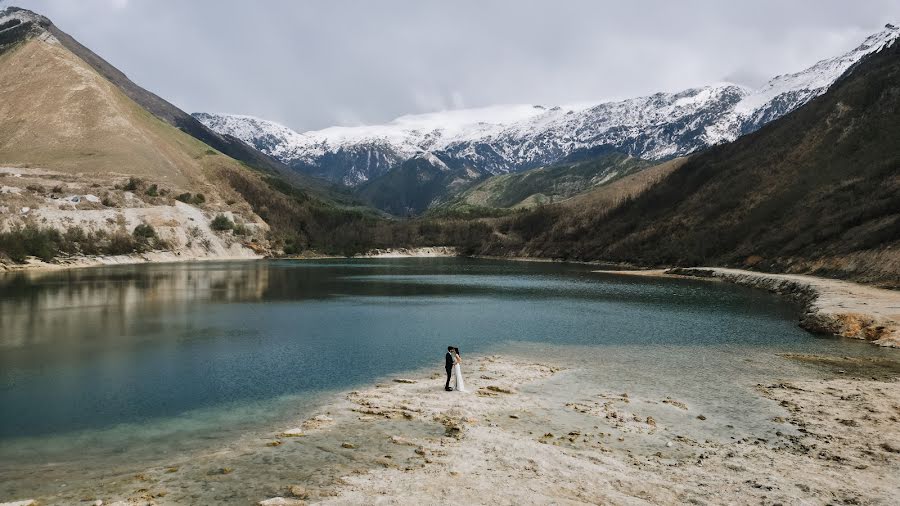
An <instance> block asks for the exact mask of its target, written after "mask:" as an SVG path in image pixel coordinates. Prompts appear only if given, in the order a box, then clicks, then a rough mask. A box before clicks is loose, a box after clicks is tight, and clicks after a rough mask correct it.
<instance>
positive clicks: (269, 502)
mask: <svg viewBox="0 0 900 506" xmlns="http://www.w3.org/2000/svg"><path fill="white" fill-rule="evenodd" d="M256 504H258V505H259V506H304V505H305V504H306V502H304V501H302V500H300V499H291V498H288V497H272V498H271V499H266V500H265V501H259V502H258V503H256Z"/></svg>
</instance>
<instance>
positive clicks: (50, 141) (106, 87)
mask: <svg viewBox="0 0 900 506" xmlns="http://www.w3.org/2000/svg"><path fill="white" fill-rule="evenodd" d="M0 94H2V96H3V97H4V99H3V101H2V102H0V164H4V165H14V166H38V167H44V168H50V169H55V170H59V171H66V172H72V173H84V174H92V175H99V174H110V175H126V174H127V175H132V176H138V177H146V178H148V179H152V180H154V181H159V182H168V183H170V184H173V185H176V186H179V187H189V186H193V184H196V183H197V182H199V181H201V180H202V179H204V178H203V174H202V172H203V168H204V166H207V165H209V164H210V162H211V160H210V158H220V159H221V161H220V162H219V163H223V162H224V163H236V162H233V161H230V160H229V159H226V158H225V157H222V156H211V154H212V153H214V152H213V151H212V150H210V148H209V147H208V146H206V145H204V144H202V143H200V142H199V141H197V140H195V139H193V138H192V137H190V136H188V135H187V134H185V133H183V132H181V131H179V130H177V129H174V128H172V127H171V126H169V125H167V124H165V123H163V122H162V121H160V120H158V119H156V118H155V117H154V116H152V115H151V114H149V113H148V112H146V111H145V110H143V109H142V108H141V107H140V106H138V105H137V104H136V103H135V102H134V101H132V100H131V99H130V98H128V97H127V96H125V94H124V93H122V92H121V91H120V90H119V89H118V88H117V87H116V86H114V85H113V84H111V83H110V82H109V81H107V80H106V79H104V78H103V77H102V76H100V75H99V74H98V73H97V72H96V71H94V70H93V69H92V68H91V67H90V66H88V65H87V64H86V63H84V61H82V60H81V59H80V58H78V57H77V56H75V55H74V54H72V53H71V52H70V51H68V50H67V49H66V48H65V47H63V46H62V45H60V44H59V43H57V42H55V40H54V39H53V38H49V37H42V38H33V39H30V40H28V41H26V42H24V43H22V44H20V45H19V46H17V47H15V48H13V49H11V50H9V51H7V52H5V53H4V54H2V55H0ZM226 160H228V161H226Z"/></svg>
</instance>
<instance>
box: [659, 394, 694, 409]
mask: <svg viewBox="0 0 900 506" xmlns="http://www.w3.org/2000/svg"><path fill="white" fill-rule="evenodd" d="M663 404H668V405H670V406H675V407H676V408H678V409H683V410H685V411H687V409H688V407H687V404H685V403H683V402H681V401H676V400H675V399H673V398H671V397H666V398H665V399H663Z"/></svg>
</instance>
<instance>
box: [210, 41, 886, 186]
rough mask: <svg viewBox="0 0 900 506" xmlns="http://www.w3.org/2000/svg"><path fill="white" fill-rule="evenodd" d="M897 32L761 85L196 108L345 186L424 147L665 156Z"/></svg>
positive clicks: (550, 159) (477, 157) (452, 155)
mask: <svg viewBox="0 0 900 506" xmlns="http://www.w3.org/2000/svg"><path fill="white" fill-rule="evenodd" d="M898 36H900V29H898V28H897V27H896V26H894V25H890V24H888V25H886V26H885V28H884V30H882V31H880V32H877V33H875V34H873V35H871V36H869V37H867V38H866V39H865V40H864V41H863V43H862V44H860V45H858V46H857V47H855V48H854V49H852V50H850V51H848V52H847V53H844V54H842V55H839V56H836V57H833V58H828V59H824V60H821V61H819V62H816V63H815V64H814V65H812V66H810V67H808V68H807V69H805V70H803V71H800V72H796V73H791V74H784V75H780V76H776V77H774V78H772V79H771V80H770V81H769V82H768V83H766V85H764V86H762V87H760V88H759V89H756V90H751V89H749V88H746V87H743V86H740V85H735V84H731V83H719V84H714V85H709V86H703V87H699V88H690V89H687V90H683V91H681V92H676V93H656V94H653V95H649V96H644V97H635V98H631V99H626V100H621V101H615V102H602V103H597V104H593V105H584V104H582V105H579V106H569V107H559V106H557V107H551V108H547V107H543V106H534V105H511V106H493V107H489V108H484V109H468V110H457V111H448V112H445V113H429V114H421V115H407V116H401V117H399V118H397V119H395V120H393V121H392V122H389V123H387V124H384V125H371V126H363V127H331V128H327V129H323V130H318V131H310V132H304V133H298V132H295V131H293V130H291V129H289V128H288V127H285V126H283V125H279V124H277V123H274V122H270V121H267V120H263V119H259V118H253V117H248V116H237V115H227V114H211V113H194V116H195V117H196V118H197V119H199V120H200V121H201V122H203V123H204V124H206V125H207V126H209V127H210V128H212V129H213V130H215V131H217V132H220V133H227V134H229V135H233V136H235V137H237V138H241V139H242V140H244V141H245V142H247V143H248V144H251V145H253V146H255V147H256V148H257V149H259V150H261V151H263V152H266V153H267V154H270V155H272V156H274V157H276V158H278V159H280V160H281V161H283V162H285V163H286V164H288V165H290V166H292V167H294V168H295V169H298V170H300V171H303V172H306V173H310V174H314V175H316V176H319V177H324V178H326V179H329V180H331V181H335V182H340V183H342V184H344V185H347V186H357V185H360V184H362V183H363V182H365V181H368V180H371V179H374V178H376V177H379V176H381V175H383V174H385V173H386V172H388V171H389V170H391V168H393V167H395V166H398V165H399V164H400V163H402V162H403V161H405V160H408V159H410V158H412V156H414V155H415V154H416V153H419V152H426V151H427V152H430V153H432V154H433V155H434V156H436V157H437V158H439V159H440V160H441V161H442V162H443V163H445V164H446V165H448V166H450V167H452V168H460V167H472V168H476V169H478V170H481V171H485V172H488V173H491V174H504V173H507V172H516V171H520V170H526V169H530V168H535V167H539V166H542V165H547V164H551V163H554V162H556V161H558V160H559V159H561V158H562V157H564V156H566V155H567V154H568V153H570V152H572V151H575V150H578V149H585V148H591V147H595V146H600V145H607V146H611V147H614V148H616V149H618V150H620V151H622V152H623V153H625V154H628V155H630V156H634V157H639V158H645V159H649V160H655V161H659V160H665V159H669V158H674V157H678V156H684V155H687V154H691V153H694V152H696V151H699V150H701V149H705V148H707V147H709V146H712V145H716V144H721V143H722V142H728V141H732V140H734V139H736V138H737V137H739V136H740V135H744V134H746V133H749V132H752V131H755V130H757V129H758V128H759V127H761V126H762V125H764V124H765V123H767V122H769V121H771V120H773V119H776V118H778V117H781V116H783V115H784V114H787V113H789V112H791V111H793V110H795V109H796V108H798V107H799V106H801V105H803V104H805V103H806V102H808V101H809V100H811V99H812V98H814V97H816V96H819V95H821V94H822V93H824V92H825V91H826V90H827V89H828V87H829V86H831V84H832V83H833V82H834V81H835V80H836V79H837V78H838V77H839V76H840V75H842V74H844V73H845V72H846V71H847V70H848V69H850V68H851V67H852V66H853V65H854V64H855V63H856V62H858V61H859V60H860V59H861V58H863V57H865V56H866V55H868V54H871V53H873V52H877V51H880V50H881V49H882V48H883V47H885V46H889V45H890V44H892V43H893V42H894V41H895V40H896V39H897V37H898ZM466 117H469V119H468V120H467V121H466ZM461 118H462V119H461ZM442 122H443V123H446V124H449V126H442V124H441V123H442Z"/></svg>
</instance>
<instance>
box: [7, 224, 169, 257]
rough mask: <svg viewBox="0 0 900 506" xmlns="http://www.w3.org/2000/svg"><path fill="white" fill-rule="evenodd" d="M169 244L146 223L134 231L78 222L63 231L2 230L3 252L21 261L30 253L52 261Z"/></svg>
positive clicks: (32, 227) (31, 226) (27, 227)
mask: <svg viewBox="0 0 900 506" xmlns="http://www.w3.org/2000/svg"><path fill="white" fill-rule="evenodd" d="M167 247H168V244H166V243H165V241H162V240H161V239H160V238H159V237H158V236H157V234H156V231H155V230H153V227H151V226H150V225H145V224H142V225H138V226H137V227H135V229H134V231H133V232H132V234H127V233H125V232H124V231H116V232H113V233H108V232H106V231H104V230H96V231H94V230H92V231H85V230H84V229H83V228H81V227H78V226H74V227H69V228H67V229H66V230H65V231H62V232H60V231H59V230H57V229H54V228H50V227H42V226H38V225H34V224H28V225H24V226H18V227H14V228H12V229H10V230H7V231H5V232H0V252H2V254H4V255H5V256H6V257H7V258H9V259H10V260H12V261H13V262H19V263H21V262H24V261H25V260H26V258H27V257H30V256H33V257H37V258H40V259H41V260H43V261H45V262H49V261H51V260H53V259H54V258H57V257H59V256H69V255H125V254H130V253H139V252H142V251H147V250H150V249H165V248H167Z"/></svg>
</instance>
